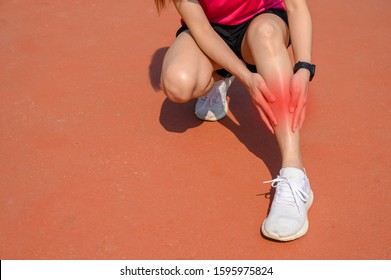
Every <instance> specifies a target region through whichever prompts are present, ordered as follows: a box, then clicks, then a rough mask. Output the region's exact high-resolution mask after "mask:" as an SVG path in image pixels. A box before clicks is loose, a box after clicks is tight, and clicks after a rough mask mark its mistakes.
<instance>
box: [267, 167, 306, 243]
mask: <svg viewBox="0 0 391 280" xmlns="http://www.w3.org/2000/svg"><path fill="white" fill-rule="evenodd" d="M268 182H271V183H272V187H274V188H276V193H275V195H274V199H273V203H272V206H271V209H270V213H269V215H268V217H267V218H266V220H265V221H264V222H263V224H262V233H263V234H264V235H265V236H266V237H269V238H272V239H276V240H279V241H291V240H294V239H297V238H299V237H301V236H303V235H305V234H306V233H307V231H308V217H307V213H308V209H309V208H310V207H311V204H312V202H313V199H314V195H313V193H312V191H311V187H310V184H309V181H308V178H307V175H306V174H305V172H303V171H302V170H300V169H298V168H292V167H287V168H283V169H281V171H280V176H277V178H276V179H274V180H272V181H268ZM268 182H265V183H268Z"/></svg>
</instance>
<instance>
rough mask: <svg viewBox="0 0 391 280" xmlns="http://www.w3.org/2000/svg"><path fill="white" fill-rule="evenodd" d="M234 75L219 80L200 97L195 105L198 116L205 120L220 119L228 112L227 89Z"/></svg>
mask: <svg viewBox="0 0 391 280" xmlns="http://www.w3.org/2000/svg"><path fill="white" fill-rule="evenodd" d="M234 79H235V77H234V76H231V77H229V78H224V79H222V80H219V81H217V82H216V83H215V84H214V86H213V88H212V89H211V90H210V91H209V93H208V94H207V95H205V96H202V97H200V98H198V100H197V103H196V106H195V114H196V116H197V117H198V118H199V119H201V120H204V121H218V120H220V119H222V118H224V117H225V116H226V115H227V113H228V103H227V91H228V89H229V87H230V86H231V84H232V82H233V80H234Z"/></svg>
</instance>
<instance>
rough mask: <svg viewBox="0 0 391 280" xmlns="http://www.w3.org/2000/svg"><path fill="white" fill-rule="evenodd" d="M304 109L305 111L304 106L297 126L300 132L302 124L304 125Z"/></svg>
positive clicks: (305, 107) (305, 106)
mask: <svg viewBox="0 0 391 280" xmlns="http://www.w3.org/2000/svg"><path fill="white" fill-rule="evenodd" d="M306 109H307V105H304V108H303V111H302V112H301V115H300V124H299V129H300V130H301V128H302V127H303V123H304V120H305V116H306Z"/></svg>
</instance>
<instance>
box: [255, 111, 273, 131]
mask: <svg viewBox="0 0 391 280" xmlns="http://www.w3.org/2000/svg"><path fill="white" fill-rule="evenodd" d="M257 109H258V112H259V114H260V115H261V119H262V121H263V122H264V123H265V124H266V126H267V128H268V129H269V131H270V132H271V133H272V134H274V129H273V126H272V125H271V123H270V120H269V119H268V118H267V117H266V115H265V114H264V113H263V111H262V110H260V109H259V108H257Z"/></svg>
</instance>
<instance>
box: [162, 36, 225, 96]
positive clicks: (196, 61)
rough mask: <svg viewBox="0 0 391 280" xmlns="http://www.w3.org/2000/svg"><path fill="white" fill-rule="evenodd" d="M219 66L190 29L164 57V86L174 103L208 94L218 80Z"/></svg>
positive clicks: (175, 42)
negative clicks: (205, 51) (217, 70)
mask: <svg viewBox="0 0 391 280" xmlns="http://www.w3.org/2000/svg"><path fill="white" fill-rule="evenodd" d="M215 69H217V65H216V64H215V63H214V62H213V61H211V60H210V59H209V58H208V57H207V56H206V55H205V54H204V53H203V52H202V51H201V50H200V49H199V47H198V45H197V44H196V43H195V41H194V39H193V37H192V36H191V35H190V33H188V32H182V33H181V34H179V36H178V37H177V38H176V39H175V41H174V43H173V44H172V45H171V47H170V48H169V49H168V51H167V53H166V56H165V57H164V61H163V67H162V76H161V87H162V89H163V91H164V93H165V94H166V95H167V97H168V98H169V99H170V100H172V101H174V102H180V103H182V102H186V101H189V100H190V99H192V98H197V97H200V96H203V95H205V94H207V93H208V91H209V90H210V89H211V88H212V86H213V85H214V83H215V81H216V80H217V79H219V78H218V77H217V75H215V74H213V73H215V71H214V70H215Z"/></svg>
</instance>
